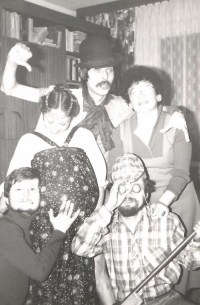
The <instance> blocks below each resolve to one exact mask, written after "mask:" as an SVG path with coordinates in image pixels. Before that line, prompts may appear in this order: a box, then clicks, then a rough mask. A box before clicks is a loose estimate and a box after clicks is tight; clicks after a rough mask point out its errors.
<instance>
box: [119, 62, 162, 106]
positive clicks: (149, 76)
mask: <svg viewBox="0 0 200 305" xmlns="http://www.w3.org/2000/svg"><path fill="white" fill-rule="evenodd" d="M141 81H147V82H149V83H151V84H152V85H153V87H154V89H155V91H156V95H158V94H161V95H162V94H163V82H162V79H161V77H160V75H159V74H158V73H157V72H156V71H155V70H153V69H152V68H149V67H145V66H134V67H133V68H130V69H128V70H127V71H126V72H125V73H124V75H123V77H122V80H121V85H120V90H119V95H121V96H122V97H123V98H124V99H125V100H126V101H127V103H130V99H129V95H128V90H129V88H130V87H131V86H132V85H133V84H135V83H136V84H137V83H139V82H141Z"/></svg>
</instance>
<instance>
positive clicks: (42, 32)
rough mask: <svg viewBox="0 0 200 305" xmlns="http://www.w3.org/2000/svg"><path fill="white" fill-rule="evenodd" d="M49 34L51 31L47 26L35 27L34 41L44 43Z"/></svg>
mask: <svg viewBox="0 0 200 305" xmlns="http://www.w3.org/2000/svg"><path fill="white" fill-rule="evenodd" d="M48 34H49V32H48V28H47V27H33V32H32V42H35V43H39V44H40V43H43V41H44V40H45V38H46V37H47V36H48Z"/></svg>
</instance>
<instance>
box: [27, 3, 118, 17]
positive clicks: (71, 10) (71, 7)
mask: <svg viewBox="0 0 200 305" xmlns="http://www.w3.org/2000/svg"><path fill="white" fill-rule="evenodd" d="M24 1H27V2H32V3H34V4H37V5H41V6H44V7H47V8H49V9H53V10H56V11H60V12H62V13H65V14H69V15H73V16H76V10H77V9H78V8H83V7H87V6H93V5H98V4H103V3H109V2H113V1H121V0H24Z"/></svg>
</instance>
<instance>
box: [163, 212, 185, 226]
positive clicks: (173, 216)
mask: <svg viewBox="0 0 200 305" xmlns="http://www.w3.org/2000/svg"><path fill="white" fill-rule="evenodd" d="M167 220H168V222H171V223H172V224H174V225H175V226H178V225H182V224H181V221H180V219H179V217H178V216H177V215H176V214H174V213H172V212H170V213H169V214H168V216H167Z"/></svg>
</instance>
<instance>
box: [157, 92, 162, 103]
mask: <svg viewBox="0 0 200 305" xmlns="http://www.w3.org/2000/svg"><path fill="white" fill-rule="evenodd" d="M157 101H158V102H161V101H162V96H161V94H158V95H157Z"/></svg>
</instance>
